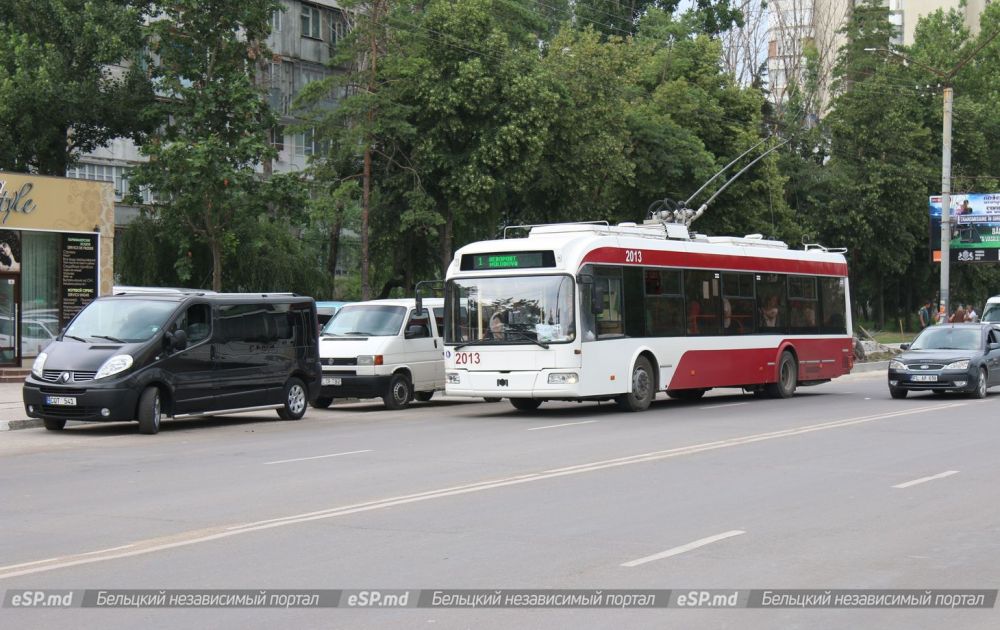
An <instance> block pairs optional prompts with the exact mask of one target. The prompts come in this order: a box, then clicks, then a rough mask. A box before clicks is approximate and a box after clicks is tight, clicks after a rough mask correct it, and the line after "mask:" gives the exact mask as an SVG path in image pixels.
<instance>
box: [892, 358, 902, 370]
mask: <svg viewBox="0 0 1000 630" xmlns="http://www.w3.org/2000/svg"><path fill="white" fill-rule="evenodd" d="M889 369H890V370H905V369H906V364H905V363H903V362H902V361H897V360H896V359H893V360H892V361H889Z"/></svg>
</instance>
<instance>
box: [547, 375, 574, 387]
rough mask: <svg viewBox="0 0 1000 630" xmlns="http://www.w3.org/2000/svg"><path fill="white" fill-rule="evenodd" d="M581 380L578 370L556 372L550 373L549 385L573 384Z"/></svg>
mask: <svg viewBox="0 0 1000 630" xmlns="http://www.w3.org/2000/svg"><path fill="white" fill-rule="evenodd" d="M578 380H579V377H577V375H576V372H555V373H554V374H549V385H573V384H575V383H576V382H577V381H578Z"/></svg>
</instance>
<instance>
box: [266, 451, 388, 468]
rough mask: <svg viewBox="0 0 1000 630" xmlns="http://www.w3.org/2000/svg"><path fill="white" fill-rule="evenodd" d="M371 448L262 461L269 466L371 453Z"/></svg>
mask: <svg viewBox="0 0 1000 630" xmlns="http://www.w3.org/2000/svg"><path fill="white" fill-rule="evenodd" d="M371 452H372V449H370V448H369V449H365V450H363V451H347V452H346V453H331V454H329V455H316V456H314V457H297V458H295V459H279V460H277V461H274V462H264V465H265V466H270V465H271V464H287V463H288V462H304V461H307V460H310V459H325V458H327V457H340V456H341V455H355V454H357V453H371Z"/></svg>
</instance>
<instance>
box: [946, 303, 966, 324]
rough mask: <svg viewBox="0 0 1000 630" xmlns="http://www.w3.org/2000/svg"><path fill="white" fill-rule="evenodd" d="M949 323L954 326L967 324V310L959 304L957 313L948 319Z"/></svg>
mask: <svg viewBox="0 0 1000 630" xmlns="http://www.w3.org/2000/svg"><path fill="white" fill-rule="evenodd" d="M948 321H949V322H951V323H953V324H961V323H963V322H965V309H964V308H962V305H961V304H959V305H958V307H957V308H956V309H955V312H954V313H952V314H951V317H950V318H948Z"/></svg>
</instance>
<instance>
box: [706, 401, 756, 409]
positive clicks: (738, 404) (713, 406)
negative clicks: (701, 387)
mask: <svg viewBox="0 0 1000 630" xmlns="http://www.w3.org/2000/svg"><path fill="white" fill-rule="evenodd" d="M749 404H750V403H749V402H738V403H724V404H721V405H709V406H707V407H698V409H721V408H722V407H739V406H740V405H749Z"/></svg>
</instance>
